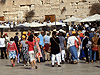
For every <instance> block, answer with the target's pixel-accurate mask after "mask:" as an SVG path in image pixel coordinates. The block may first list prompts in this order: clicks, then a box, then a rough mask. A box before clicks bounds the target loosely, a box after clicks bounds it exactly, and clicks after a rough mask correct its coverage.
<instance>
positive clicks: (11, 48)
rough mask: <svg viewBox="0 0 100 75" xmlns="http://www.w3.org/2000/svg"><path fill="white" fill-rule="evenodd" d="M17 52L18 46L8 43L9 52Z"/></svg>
mask: <svg viewBox="0 0 100 75" xmlns="http://www.w3.org/2000/svg"><path fill="white" fill-rule="evenodd" d="M15 50H16V51H17V53H18V50H17V47H16V44H15V43H14V42H13V43H12V44H10V43H8V47H7V52H8V51H15Z"/></svg>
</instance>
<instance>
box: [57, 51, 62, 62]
mask: <svg viewBox="0 0 100 75" xmlns="http://www.w3.org/2000/svg"><path fill="white" fill-rule="evenodd" d="M61 57H62V51H61V52H60V53H59V61H60V63H61ZM56 59H57V58H56Z"/></svg>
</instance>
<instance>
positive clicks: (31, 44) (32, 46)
mask: <svg viewBox="0 0 100 75" xmlns="http://www.w3.org/2000/svg"><path fill="white" fill-rule="evenodd" d="M26 44H28V46H29V49H28V51H34V42H31V41H27V42H26Z"/></svg>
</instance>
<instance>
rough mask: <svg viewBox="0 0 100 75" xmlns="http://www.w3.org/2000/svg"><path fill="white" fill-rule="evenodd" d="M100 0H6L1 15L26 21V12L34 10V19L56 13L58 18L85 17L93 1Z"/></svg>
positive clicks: (0, 7) (0, 11) (8, 18)
mask: <svg viewBox="0 0 100 75" xmlns="http://www.w3.org/2000/svg"><path fill="white" fill-rule="evenodd" d="M98 2H99V1H98V0H6V3H5V4H0V16H4V17H5V20H15V21H18V20H19V21H24V20H25V13H26V12H28V11H31V10H34V12H35V15H34V17H33V18H32V19H38V20H44V19H45V15H52V14H55V15H56V18H57V20H59V19H66V18H68V17H69V16H71V15H74V16H75V17H80V18H85V17H87V16H88V15H89V11H90V8H91V6H92V4H93V3H98Z"/></svg>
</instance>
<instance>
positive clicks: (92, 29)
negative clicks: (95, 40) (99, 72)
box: [89, 28, 94, 62]
mask: <svg viewBox="0 0 100 75" xmlns="http://www.w3.org/2000/svg"><path fill="white" fill-rule="evenodd" d="M92 37H94V28H91V32H90V33H89V40H90V41H91V42H92ZM89 52H90V61H91V62H93V61H92V49H89Z"/></svg>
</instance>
